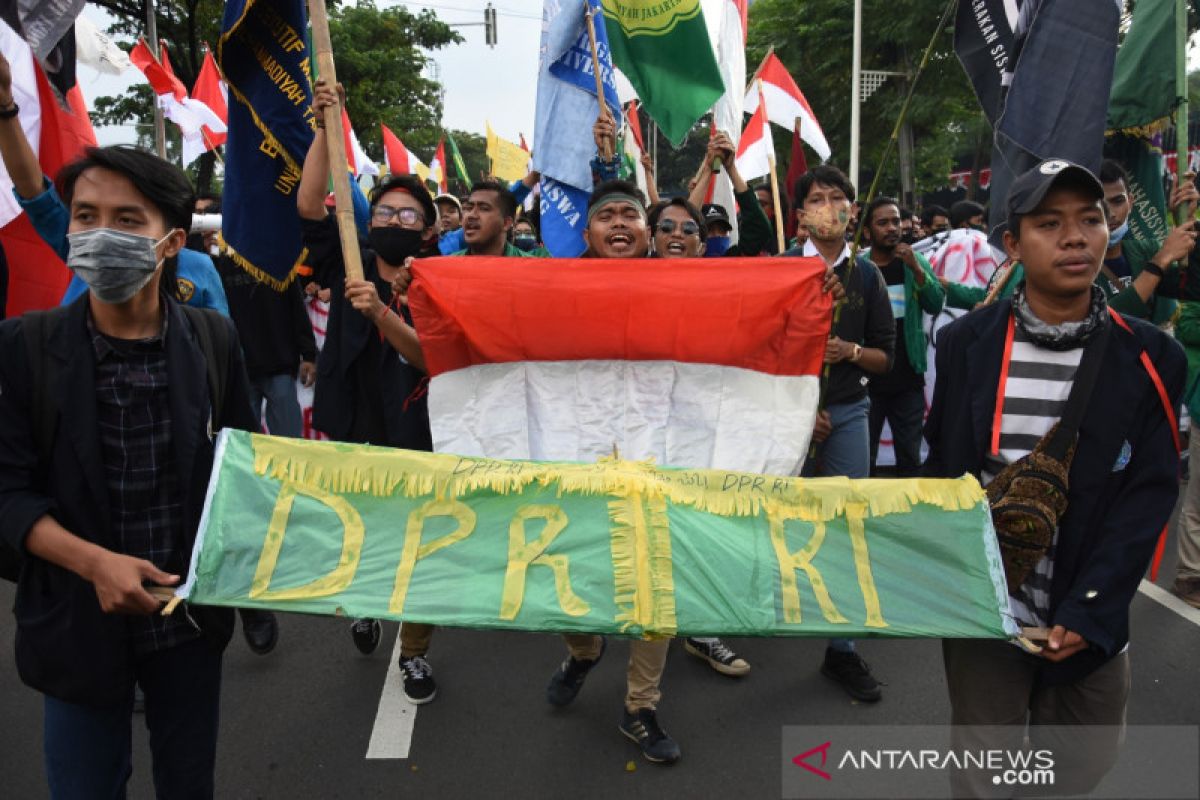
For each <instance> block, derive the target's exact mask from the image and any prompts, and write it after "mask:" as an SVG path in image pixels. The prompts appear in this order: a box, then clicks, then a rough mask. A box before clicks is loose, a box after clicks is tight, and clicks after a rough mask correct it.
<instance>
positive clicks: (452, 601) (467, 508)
mask: <svg viewBox="0 0 1200 800" xmlns="http://www.w3.org/2000/svg"><path fill="white" fill-rule="evenodd" d="M178 594H179V595H180V596H182V597H183V598H185V599H187V600H188V601H190V602H192V603H198V604H207V605H222V606H236V607H240V608H263V609H275V610H278V611H293V612H303V613H310V614H337V615H345V616H350V617H376V618H383V619H392V620H410V621H414V622H424V623H432V624H436V625H448V626H454V627H467V628H490V629H501V630H526V631H554V632H564V633H581V632H588V633H607V634H618V635H627V636H640V637H651V636H671V635H677V634H678V635H684V634H686V635H741V636H820V637H828V636H848V637H856V638H857V637H864V636H892V637H990V638H1003V637H1007V636H1010V635H1015V633H1016V628H1015V626H1014V625H1013V623H1012V620H1011V618H1010V617H1009V616H1008V600H1007V593H1006V591H1005V588H1004V575H1003V571H1002V568H1001V566H1000V556H999V551H998V549H997V546H996V540H995V534H994V532H993V530H992V526H991V517H990V515H989V513H988V507H987V503H986V498H985V496H984V493H983V491H982V489H980V487H979V484H978V483H977V482H976V481H975V480H974V478H972V477H969V476H966V477H963V478H959V479H956V480H915V479H914V480H858V481H852V480H848V479H845V478H829V479H820V480H803V479H799V478H782V477H773V476H764V475H754V474H749V473H740V472H729V471H722V470H706V469H669V468H659V467H655V466H653V465H652V464H649V463H645V462H630V461H621V460H617V459H604V460H602V461H600V462H599V463H594V464H572V463H551V462H532V461H506V460H493V459H485V458H467V457H459V456H454V455H448V454H434V453H418V452H410V451H406V450H392V449H388V448H381V447H370V446H366V445H347V444H339V443H333V442H306V441H302V440H296V439H284V438H277V437H271V436H262V435H258V434H248V433H244V432H241V431H229V430H226V431H223V432H222V433H221V436H220V440H219V443H218V453H217V459H216V462H215V464H214V469H213V476H212V481H211V483H210V486H209V494H208V499H207V502H206V506H205V511H204V516H203V519H202V521H201V525H200V531H199V533H198V537H197V542H196V546H195V550H194V553H193V558H192V567H191V574H190V576H189V578H188V581H187V583H186V584H185V585H184V586H183V587H182V588H181V589H180V590H179V592H178Z"/></svg>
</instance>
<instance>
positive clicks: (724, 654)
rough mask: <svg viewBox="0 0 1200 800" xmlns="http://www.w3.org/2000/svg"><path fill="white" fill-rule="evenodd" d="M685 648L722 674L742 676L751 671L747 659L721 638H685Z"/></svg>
mask: <svg viewBox="0 0 1200 800" xmlns="http://www.w3.org/2000/svg"><path fill="white" fill-rule="evenodd" d="M683 649H684V650H686V651H688V652H689V653H691V654H692V655H694V656H695V657H696V658H699V659H700V660H702V661H707V662H708V665H709V666H710V667H712V668H713V669H715V670H716V671H717V672H719V673H721V674H722V675H730V676H732V677H734V678H740V677H741V676H743V675H745V674H746V673H747V672H749V671H750V665H749V664H748V663H747V662H746V659H744V658H742V657H741V656H739V655H738V654H737V653H735V652H733V650H731V649H729V645H727V644H725V643H724V642H722V641H721V640H720V639H684V640H683Z"/></svg>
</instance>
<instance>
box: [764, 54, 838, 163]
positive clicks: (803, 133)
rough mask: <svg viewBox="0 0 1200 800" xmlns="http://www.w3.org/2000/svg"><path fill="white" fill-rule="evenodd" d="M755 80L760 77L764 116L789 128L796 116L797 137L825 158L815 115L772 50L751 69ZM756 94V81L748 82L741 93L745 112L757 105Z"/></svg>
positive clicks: (827, 153) (825, 143)
mask: <svg viewBox="0 0 1200 800" xmlns="http://www.w3.org/2000/svg"><path fill="white" fill-rule="evenodd" d="M758 81H762V97H763V99H764V101H765V104H766V106H767V118H768V119H770V120H771V122H774V123H775V124H776V125H779V126H780V127H782V128H785V129H786V130H789V131H790V130H792V129H793V128H795V127H796V120H799V121H800V138H801V139H803V140H804V141H805V142H806V143H807V144H808V146H809V147H811V148H812V149H813V151H814V152H815V153H816V154H817V155H818V156H820V157H821V160H822V161H828V160H829V156H830V152H831V151H830V149H829V142H828V141H826V139H825V133H824V131H822V130H821V123H819V122H817V115H816V114H814V113H813V110H812V107H811V106H809V104H808V100H806V99H805V97H804V93H803V92H801V91H800V87H799V86H797V85H796V82H795V81H794V80H792V76H791V75H789V74H788V71H787V68H785V67H784V66H783V62H782V61H780V60H779V56H777V55H775V53H774V52H770V53H767V57H766V58H764V59H763V62H762V64H760V65H759V67H758V71H756V72H755V73H754V83H755V84H756V83H757V82H758ZM758 98H759V89H758V88H757V86H756V85H751V86H750V88H749V89H748V90H747V91H746V97H745V102H746V113H747V114H753V113H754V111H755V110H756V109H757V108H758Z"/></svg>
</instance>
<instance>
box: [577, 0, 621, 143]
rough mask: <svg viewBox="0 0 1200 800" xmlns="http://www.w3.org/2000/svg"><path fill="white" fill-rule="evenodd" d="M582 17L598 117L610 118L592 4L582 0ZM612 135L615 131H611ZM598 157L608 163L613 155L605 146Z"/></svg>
mask: <svg viewBox="0 0 1200 800" xmlns="http://www.w3.org/2000/svg"><path fill="white" fill-rule="evenodd" d="M583 15H584V17H586V18H587V31H588V42H589V43H590V44H591V46H592V75H593V76H594V77H595V78H596V103H597V104H598V105H599V106H600V116H602V117H611V116H612V115H611V114H609V113H608V103H605V102H604V77H603V76H602V75H601V74H600V53H599V51H598V50H597V49H596V22H595V20H593V19H592V4H591V3H590V2H588V0H583ZM613 133H614V135H615V134H616V131H613ZM600 157H601V158H603V159H604V160H605V161H608V160H609V159H611V158H612V157H613V154H612V153H610V152H608V146H607V145H606V146H605V147H604V149H603V150H601V152H600Z"/></svg>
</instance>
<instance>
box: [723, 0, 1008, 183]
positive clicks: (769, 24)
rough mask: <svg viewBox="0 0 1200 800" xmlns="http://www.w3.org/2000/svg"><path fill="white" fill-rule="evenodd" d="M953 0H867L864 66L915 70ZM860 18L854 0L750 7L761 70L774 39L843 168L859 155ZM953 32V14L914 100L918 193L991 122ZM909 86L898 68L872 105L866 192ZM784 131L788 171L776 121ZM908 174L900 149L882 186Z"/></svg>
mask: <svg viewBox="0 0 1200 800" xmlns="http://www.w3.org/2000/svg"><path fill="white" fill-rule="evenodd" d="M945 7H946V0H863V48H862V50H863V52H862V68H863V69H864V70H883V71H888V72H901V73H906V74H912V73H914V72H915V71H916V68H917V65H918V64H919V63H920V61H921V56H922V54H923V53H924V51H925V48H926V46H927V45H928V44H929V40H930V37H931V36H932V34H933V31H934V28H935V27H936V25H937V23H938V19H939V18H940V16H941V14H942V11H943V10H944V9H945ZM852 25H853V19H852V14H851V9H850V4H849V3H847V2H845V0H759V1H758V2H756V3H755V4H754V6H753V7H752V8H751V11H750V31H749V41H748V43H747V50H746V62H747V67H748V70H749V71H752V70H753V69H754V67H755V66H757V64H758V63H759V62H760V61H761V60H762V58H763V56H764V55H765V54H766V52H767V50H768V48H772V47H773V48H774V50H775V53H776V55H778V56H779V58H780V60H781V61H782V62H783V64H784V66H786V67H787V69H788V72H790V73H791V75H792V76H793V77H794V78H795V79H796V83H797V84H798V85H799V86H800V89H801V91H803V92H804V94H805V97H806V98H807V99H808V102H809V105H810V106H812V109H813V112H814V113H815V114H816V116H817V119H818V120H819V121H820V123H821V127H822V129H823V130H824V132H825V136H826V138H827V139H828V140H829V144H830V147H831V148H832V150H833V157H832V158H831V161H832V163H834V164H837V165H838V166H841V167H843V168H845V167H846V166H848V164H849V161H850V158H849V153H850V91H851V83H850V64H851V50H852V39H853V29H852ZM952 31H953V19H951V24H949V25H947V27H946V29H945V31H944V32H943V33H942V34H941V35H940V36H939V37H938V40H937V41H936V42H935V46H934V49H933V52H932V54H931V57H930V60H929V64H928V66H927V67H926V69H925V72H924V74H923V75H921V77H920V81H919V83H918V85H917V91H916V94H915V95H914V97H913V101H912V105H911V106H910V108H909V114H908V118H909V121H910V123H911V124H912V128H913V141H914V151H915V152H914V174H915V177H916V184H917V192H918V194H920V193H921V192H924V191H929V190H932V189H935V188H937V187H939V186H944V185H945V184H946V176H947V174H948V173H949V172H950V169H951V166H952V165H953V163H954V162H955V161H956V160H957V159H958V158H960V157H967V156H969V154H970V153H972V152H973V151H974V149H975V147H976V143H977V140H978V137H979V134H980V126H981V125H986V123H983V122H982V121H981V117H980V113H979V103H978V101H977V100H976V99H975V96H974V94H973V93H972V91H971V88H970V84H969V83H968V82H967V78H966V75H965V74H964V73H963V70H962V67H961V66H960V64H959V62H958V59H957V58H956V57H955V55H954V47H953V33H952ZM907 88H908V85H907V82H906V81H905V80H904V79H903V78H896V77H891V78H889V79H888V80H887V81H886V82H885V83H884V84H883V85H882V86H881V87H880V88H879V90H878V91H876V92H875V93H874V94H873V95H871V97H870V98H868V99H867V100H866V102H864V103H863V104H862V114H861V140H860V141H861V146H860V158H859V163H860V165H861V166H860V176H859V179H860V182H862V183H863V184H864V186H863V187H861V189H860V190H861V191H863V192H865V190H866V184H868V182H869V181H870V180H871V178H872V177H873V175H874V173H875V170H876V168H877V165H878V164H879V159H880V156H881V155H882V154H883V150H884V147H885V144H886V142H887V140H888V138H889V137H890V136H891V133H892V129H893V128H894V126H895V123H896V118H897V116H898V115H899V113H900V109H901V106H902V105H903V101H904V96H905V93H906V91H907ZM772 127H773V128H775V127H776V126H772ZM984 130H986V127H985V128H984ZM775 136H776V152H777V153H779V156H780V171H781V173H783V172H785V171H786V169H787V161H788V158H789V155H788V154H789V153H790V133H789V132H788V131H782V130H775ZM812 162H813V157H812V156H811V155H810V163H812ZM899 175H900V173H899V164H898V161H897V158H896V155H895V152H894V151H893V155H892V156H891V158H890V159H889V161H888V164H887V165H886V166H885V168H884V173H883V176H882V179H881V181H880V191H881V192H886V193H889V194H895V193H898V190H899V186H900V177H899Z"/></svg>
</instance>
